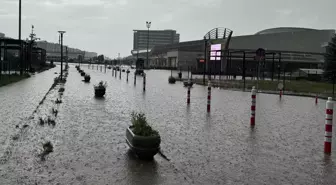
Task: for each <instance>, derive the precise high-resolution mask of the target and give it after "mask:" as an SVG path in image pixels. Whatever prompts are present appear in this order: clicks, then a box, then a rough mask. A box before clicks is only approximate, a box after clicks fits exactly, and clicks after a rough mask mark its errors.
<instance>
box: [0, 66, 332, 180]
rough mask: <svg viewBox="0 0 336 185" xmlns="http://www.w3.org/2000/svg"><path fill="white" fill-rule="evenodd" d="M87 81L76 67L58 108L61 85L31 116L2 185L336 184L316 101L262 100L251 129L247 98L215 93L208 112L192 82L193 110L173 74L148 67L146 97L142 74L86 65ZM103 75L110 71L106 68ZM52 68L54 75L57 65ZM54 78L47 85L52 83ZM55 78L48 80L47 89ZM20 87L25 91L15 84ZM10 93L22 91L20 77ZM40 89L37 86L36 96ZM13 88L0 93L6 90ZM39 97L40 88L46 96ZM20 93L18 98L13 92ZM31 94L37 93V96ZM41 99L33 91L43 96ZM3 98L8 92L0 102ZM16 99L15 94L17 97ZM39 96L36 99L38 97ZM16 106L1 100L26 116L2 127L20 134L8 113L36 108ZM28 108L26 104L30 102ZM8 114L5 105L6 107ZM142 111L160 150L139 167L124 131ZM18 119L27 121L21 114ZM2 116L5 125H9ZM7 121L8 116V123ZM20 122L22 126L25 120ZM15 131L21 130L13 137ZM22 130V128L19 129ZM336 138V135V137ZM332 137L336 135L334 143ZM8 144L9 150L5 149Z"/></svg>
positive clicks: (7, 133)
mask: <svg viewBox="0 0 336 185" xmlns="http://www.w3.org/2000/svg"><path fill="white" fill-rule="evenodd" d="M82 69H83V70H84V71H85V72H89V73H90V75H91V83H84V82H82V80H83V77H81V76H80V74H79V73H78V72H77V71H76V70H75V68H74V66H71V68H70V70H69V76H68V80H67V82H66V84H65V86H64V87H65V92H64V94H63V96H62V102H63V103H61V104H59V105H55V104H54V103H53V101H54V100H55V99H56V98H59V97H60V95H59V93H58V91H57V89H58V88H59V86H57V87H56V88H55V89H54V90H52V91H51V92H50V93H49V94H48V96H47V97H46V100H45V101H44V103H43V105H41V106H40V108H39V110H38V111H37V112H36V115H35V116H34V118H33V119H31V120H26V123H25V124H27V125H29V126H28V127H27V128H25V129H20V132H19V136H20V137H18V139H17V140H14V141H12V143H13V144H12V149H11V150H6V151H3V153H2V154H3V155H4V156H7V157H6V160H2V161H1V164H0V170H1V171H0V175H1V176H0V180H1V181H0V182H4V184H334V182H336V172H335V170H336V167H335V164H334V163H335V161H336V157H335V155H336V153H335V152H336V150H335V149H336V145H335V142H336V140H335V139H334V142H333V149H334V151H333V152H334V155H331V156H325V155H324V154H323V142H324V112H325V111H324V106H325V101H324V100H320V101H319V104H318V105H315V101H314V99H313V98H305V97H294V96H284V97H283V99H282V100H281V101H280V100H279V98H278V96H277V95H268V94H259V95H258V97H257V117H256V127H255V128H254V129H251V127H250V126H249V116H250V102H251V99H250V93H248V92H237V91H229V90H220V89H216V88H213V91H212V109H211V113H210V114H207V113H206V95H207V89H206V87H204V86H198V85H195V86H194V87H193V88H192V90H191V104H190V106H187V105H186V94H187V90H186V88H184V87H183V85H182V83H181V82H177V83H176V84H174V85H171V84H168V76H169V75H170V71H163V70H150V71H147V88H146V92H143V91H142V78H137V83H136V86H134V83H133V72H131V74H130V76H129V82H128V83H127V82H126V73H122V79H121V80H120V79H119V73H118V75H117V78H116V77H114V76H113V77H112V74H111V70H107V71H108V72H107V73H103V72H100V71H98V70H96V68H95V70H92V69H88V68H87V66H83V67H82ZM103 71H104V70H103ZM51 72H54V71H53V69H52V70H51ZM51 72H50V71H47V72H44V73H42V74H40V75H45V76H48V77H49V78H50V81H48V80H41V83H39V85H41V86H43V88H42V87H41V88H39V89H45V91H43V92H44V93H46V91H47V90H48V89H49V88H50V85H51V84H52V79H53V77H55V76H54V75H52V74H51ZM49 78H48V79H49ZM100 80H104V81H107V83H108V87H107V94H106V95H105V98H104V99H96V98H94V96H93V95H94V92H93V84H97V83H98V82H99V81H100ZM48 82H49V84H48ZM19 83H21V85H19ZM15 85H16V87H15V88H13V89H12V91H15V92H16V93H18V92H17V91H20V89H21V93H23V92H25V91H36V90H34V89H33V90H32V89H29V90H27V89H25V88H24V87H25V86H26V85H25V84H24V81H22V82H18V83H16V84H15ZM39 91H40V90H39ZM4 92H6V93H7V92H11V91H9V90H6V89H4V88H0V94H1V93H4ZM43 92H42V90H41V92H35V94H41V97H40V98H41V99H42V97H43ZM13 93H14V92H13ZM32 93H33V94H34V92H32ZM7 96H8V97H10V95H9V94H8V95H7ZM38 96H39V95H36V96H34V97H36V99H38V98H37V97H38ZM0 97H1V98H2V94H1V96H0ZM15 97H16V96H15ZM29 97H30V96H29ZM39 100H40V99H39ZM39 100H37V102H35V101H34V102H35V104H34V105H31V104H28V103H26V102H25V103H23V101H22V102H21V101H20V99H19V100H13V101H12V103H9V102H10V100H8V99H4V101H6V102H8V103H7V104H6V105H7V106H6V107H7V109H6V111H7V112H10V110H13V109H12V108H11V106H19V105H20V104H23V106H24V108H22V107H20V108H21V110H20V111H23V112H27V113H22V112H20V111H19V112H17V114H19V115H15V113H12V114H11V116H10V115H7V114H9V113H7V114H2V113H1V121H2V122H3V124H4V128H11V129H13V130H14V129H15V123H16V122H18V121H16V122H15V121H13V125H12V122H10V121H9V120H10V117H12V116H13V117H15V118H16V119H18V120H20V118H21V119H23V118H25V117H26V116H30V115H29V114H31V112H32V111H33V110H34V108H35V107H36V106H37V104H38V102H39ZM26 104H27V105H26ZM1 107H2V108H3V106H1ZM52 107H54V108H55V109H57V110H58V111H59V112H58V116H57V117H56V118H55V122H56V125H55V126H52V125H44V126H41V125H39V123H38V117H47V116H48V115H50V114H51V113H50V109H52ZM134 110H135V111H143V112H144V113H146V115H147V117H148V120H149V122H150V123H151V125H152V126H153V127H154V128H156V129H157V130H159V132H160V134H161V138H162V144H161V148H162V153H163V154H164V155H165V156H167V158H168V159H169V161H168V160H166V159H164V158H162V157H161V156H160V155H156V156H155V160H154V161H152V162H148V161H140V160H138V159H136V158H135V157H134V156H133V155H132V153H130V152H129V150H128V146H127V145H126V142H125V129H126V128H127V126H128V125H130V113H131V112H132V111H134ZM21 114H22V115H21ZM3 115H6V116H5V119H3V117H2V116H3ZM7 116H8V117H7ZM20 121H21V120H20ZM11 132H12V130H10V129H9V130H5V129H3V130H2V135H1V137H7V138H9V137H11V135H12V134H11ZM13 132H15V131H13ZM16 132H18V131H16ZM334 135H335V134H334ZM334 138H335V137H334ZM46 141H50V142H51V143H52V144H53V145H54V152H52V153H50V154H49V155H48V156H47V157H46V160H45V161H41V159H40V158H39V154H40V153H41V152H42V150H43V148H42V144H43V143H44V142H46ZM3 145H4V144H3Z"/></svg>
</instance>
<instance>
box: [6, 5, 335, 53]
mask: <svg viewBox="0 0 336 185" xmlns="http://www.w3.org/2000/svg"><path fill="white" fill-rule="evenodd" d="M18 2H19V0H0V32H3V33H5V34H6V36H9V37H13V38H18V12H19V11H18ZM335 7H336V1H335V0H320V1H317V0H230V1H229V0H22V16H23V17H22V18H23V19H22V38H26V37H28V35H29V33H30V31H31V25H32V24H33V25H34V26H35V29H36V34H37V36H38V37H39V38H41V39H42V40H47V41H49V42H58V33H57V31H58V30H66V31H67V33H66V34H65V37H64V44H66V45H69V46H70V47H75V48H79V49H85V50H87V51H95V52H98V53H99V54H104V55H106V56H109V57H117V56H118V53H120V54H121V56H127V55H130V51H131V49H132V47H133V31H132V30H133V29H146V24H145V22H146V21H151V22H152V27H151V29H175V30H177V31H178V32H179V33H180V34H181V36H180V38H181V41H188V40H197V39H202V37H203V36H204V35H205V33H206V32H207V31H209V30H211V29H212V28H215V27H226V28H230V29H231V30H233V33H234V35H246V34H254V33H255V32H258V31H260V30H262V29H267V28H272V27H281V26H282V27H284V26H295V27H309V28H318V29H335V28H336V25H335V17H336V12H335V11H334V10H335Z"/></svg>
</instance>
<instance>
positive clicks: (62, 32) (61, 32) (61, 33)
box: [58, 31, 65, 80]
mask: <svg viewBox="0 0 336 185" xmlns="http://www.w3.org/2000/svg"><path fill="white" fill-rule="evenodd" d="M58 33H59V34H60V36H61V80H62V78H63V34H64V33H65V31H58Z"/></svg>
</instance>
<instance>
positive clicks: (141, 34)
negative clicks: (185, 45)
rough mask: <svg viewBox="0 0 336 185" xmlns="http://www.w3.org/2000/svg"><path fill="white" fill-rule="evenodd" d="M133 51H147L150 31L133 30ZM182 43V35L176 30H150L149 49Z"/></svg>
mask: <svg viewBox="0 0 336 185" xmlns="http://www.w3.org/2000/svg"><path fill="white" fill-rule="evenodd" d="M133 31H134V33H133V50H143V49H147V42H148V30H133ZM179 42H180V34H178V33H176V30H149V42H148V48H149V49H150V48H152V47H154V46H157V45H165V44H174V43H179Z"/></svg>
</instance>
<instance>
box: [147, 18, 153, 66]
mask: <svg viewBox="0 0 336 185" xmlns="http://www.w3.org/2000/svg"><path fill="white" fill-rule="evenodd" d="M151 24H152V22H149V21H146V26H147V67H149V66H148V65H149V58H148V47H149V28H150V27H151Z"/></svg>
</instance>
